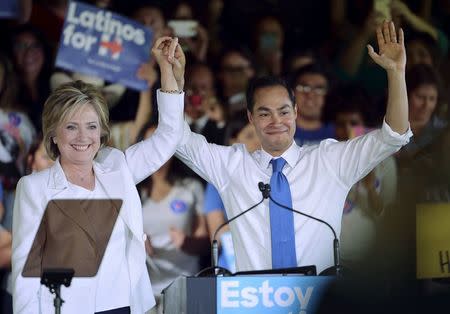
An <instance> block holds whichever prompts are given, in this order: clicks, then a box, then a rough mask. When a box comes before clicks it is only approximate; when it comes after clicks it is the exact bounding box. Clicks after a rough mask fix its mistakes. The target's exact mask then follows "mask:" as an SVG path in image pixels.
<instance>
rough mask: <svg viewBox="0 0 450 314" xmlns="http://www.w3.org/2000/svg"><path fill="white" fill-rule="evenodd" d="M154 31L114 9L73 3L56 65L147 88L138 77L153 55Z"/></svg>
mask: <svg viewBox="0 0 450 314" xmlns="http://www.w3.org/2000/svg"><path fill="white" fill-rule="evenodd" d="M151 41H152V32H151V31H150V30H149V29H148V28H146V27H144V26H142V25H140V24H139V23H137V22H135V21H132V20H130V19H127V18H125V17H122V16H120V15H118V14H115V13H112V12H110V11H106V10H101V9H98V8H96V7H94V6H90V5H87V4H83V3H78V2H74V1H73V2H70V3H69V7H68V10H67V14H66V19H65V22H64V29H63V32H62V34H61V40H60V44H59V49H58V55H57V57H56V65H57V66H59V67H61V68H64V69H67V70H70V71H75V72H80V73H84V74H88V75H93V76H97V77H101V78H103V79H105V80H107V81H111V82H116V83H120V84H123V85H125V86H128V87H131V88H134V89H137V90H145V89H147V88H148V86H147V82H146V81H144V80H140V79H138V78H137V77H136V72H137V70H138V68H139V66H140V65H141V64H142V63H144V62H147V61H148V59H149V55H150V44H151Z"/></svg>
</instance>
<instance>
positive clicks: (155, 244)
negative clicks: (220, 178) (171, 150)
mask: <svg viewBox="0 0 450 314" xmlns="http://www.w3.org/2000/svg"><path fill="white" fill-rule="evenodd" d="M154 130H155V127H154V126H153V127H149V128H147V129H146V130H145V138H148V137H149V136H150V135H151V134H153V132H154ZM139 187H140V188H139V191H140V194H141V200H142V216H143V221H144V233H145V234H146V235H147V240H146V251H147V254H148V257H147V268H148V272H149V275H150V278H151V281H152V289H153V294H154V295H155V298H156V300H157V305H156V308H155V309H153V310H152V311H153V312H152V313H162V303H161V302H160V301H161V300H160V297H161V292H162V290H163V289H164V288H166V287H167V286H169V285H170V284H171V283H172V282H173V281H174V280H175V279H176V278H177V277H179V276H193V275H195V274H196V273H197V272H198V271H199V269H200V265H199V258H200V257H201V256H205V255H207V254H208V251H209V238H208V230H207V227H206V221H205V217H204V215H203V213H202V207H203V194H204V190H203V186H202V184H201V183H200V182H199V181H198V180H197V179H195V178H189V177H188V176H187V175H186V167H185V166H184V165H183V163H182V162H181V161H179V160H178V159H177V158H175V157H172V158H171V159H169V161H167V162H166V163H165V164H164V165H163V166H162V167H161V168H160V169H159V170H158V171H156V172H155V173H153V174H152V176H150V177H149V178H148V179H146V180H145V181H143V182H141V183H140V184H139Z"/></svg>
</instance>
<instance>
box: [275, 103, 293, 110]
mask: <svg viewBox="0 0 450 314" xmlns="http://www.w3.org/2000/svg"><path fill="white" fill-rule="evenodd" d="M290 107H291V105H289V104H284V105H282V106H281V107H279V108H278V109H277V110H284V109H286V108H290Z"/></svg>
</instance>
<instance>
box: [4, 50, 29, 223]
mask: <svg viewBox="0 0 450 314" xmlns="http://www.w3.org/2000/svg"><path fill="white" fill-rule="evenodd" d="M16 78H17V76H16V73H15V71H14V69H13V66H12V63H11V62H10V60H9V59H8V58H7V57H6V55H4V54H2V53H0V179H1V183H2V186H3V198H2V199H3V205H4V208H5V211H4V213H3V215H2V217H0V221H1V223H2V224H3V227H5V228H6V229H7V230H9V231H11V227H12V213H13V205H14V193H15V189H16V185H17V182H18V181H19V179H20V177H21V176H23V175H24V174H25V169H26V158H27V154H28V151H29V149H30V146H31V144H32V142H33V140H34V137H35V136H36V131H35V128H34V126H33V124H32V123H31V121H30V119H29V116H28V114H27V108H26V106H24V105H23V104H22V103H21V102H20V100H19V99H18V95H19V94H22V93H19V91H21V90H20V89H19V88H20V87H19V86H18V84H17V79H16Z"/></svg>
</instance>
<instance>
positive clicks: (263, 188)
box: [258, 182, 342, 276]
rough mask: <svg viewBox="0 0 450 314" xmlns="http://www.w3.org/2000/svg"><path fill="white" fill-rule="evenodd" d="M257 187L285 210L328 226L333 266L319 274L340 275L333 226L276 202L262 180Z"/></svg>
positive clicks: (337, 243) (337, 248)
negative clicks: (332, 237) (331, 234)
mask: <svg viewBox="0 0 450 314" xmlns="http://www.w3.org/2000/svg"><path fill="white" fill-rule="evenodd" d="M258 186H259V189H260V190H261V192H262V193H263V195H265V194H264V193H266V194H268V197H269V198H270V200H271V201H272V202H274V203H275V204H276V205H278V206H280V207H282V208H284V209H286V210H290V211H291V212H294V213H297V214H300V215H302V216H305V217H308V218H311V219H313V220H315V221H318V222H320V223H322V224H325V225H326V226H327V227H328V228H330V230H331V232H332V233H333V236H334V240H333V254H334V266H332V267H329V268H327V269H325V270H324V271H322V272H321V273H320V274H321V275H337V276H341V275H342V267H341V265H340V252H339V239H338V237H337V235H336V231H335V230H334V228H333V227H332V226H331V225H330V224H329V223H328V222H326V221H325V220H322V219H320V218H317V217H314V216H311V215H308V214H306V213H303V212H301V211H298V210H295V209H293V208H291V207H288V206H285V205H283V204H280V203H279V202H277V201H276V200H274V199H273V198H272V196H271V195H270V185H269V184H264V183H262V182H259V183H258Z"/></svg>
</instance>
